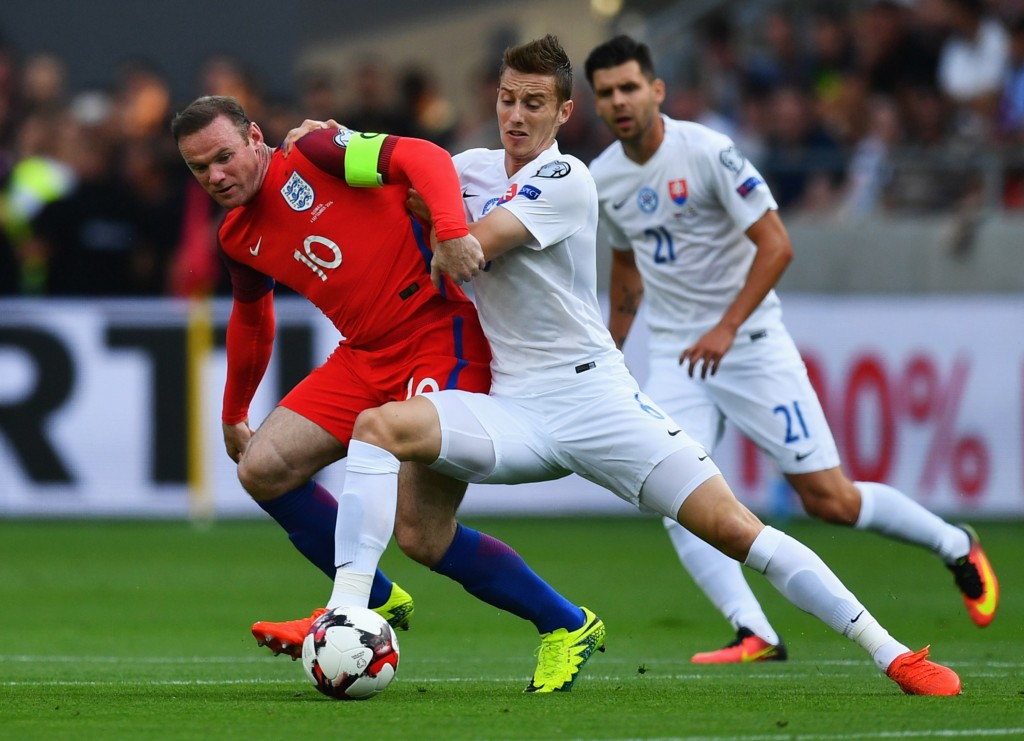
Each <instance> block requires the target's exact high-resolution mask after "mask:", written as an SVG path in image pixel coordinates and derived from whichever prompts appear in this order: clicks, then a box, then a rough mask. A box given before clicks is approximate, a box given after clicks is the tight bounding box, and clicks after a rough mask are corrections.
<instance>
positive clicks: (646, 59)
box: [584, 34, 656, 87]
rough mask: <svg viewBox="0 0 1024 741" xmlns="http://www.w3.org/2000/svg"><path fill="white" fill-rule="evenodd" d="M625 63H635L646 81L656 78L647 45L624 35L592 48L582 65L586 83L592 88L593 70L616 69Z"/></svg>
mask: <svg viewBox="0 0 1024 741" xmlns="http://www.w3.org/2000/svg"><path fill="white" fill-rule="evenodd" d="M626 62H636V63H637V64H639V65H640V71H641V72H643V75H644V77H646V78H647V79H648V80H653V79H654V78H655V77H656V75H655V74H654V60H652V59H651V50H650V49H649V48H648V47H647V44H642V43H640V42H639V41H635V40H633V39H632V38H630V37H629V36H626V35H625V34H620V35H618V36H616V37H615V38H613V39H609V40H608V41H605V42H604V43H603V44H600V45H599V46H596V47H594V49H593V51H591V52H590V54H589V55H588V56H587V61H586V64H585V65H584V70H585V71H586V74H587V82H589V83H590V85H591V87H593V85H594V71H595V70H599V69H607V68H608V67H618V66H619V65H620V64H625V63H626Z"/></svg>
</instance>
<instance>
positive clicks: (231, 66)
mask: <svg viewBox="0 0 1024 741" xmlns="http://www.w3.org/2000/svg"><path fill="white" fill-rule="evenodd" d="M199 95H230V96H231V97H233V98H237V99H238V102H239V103H241V104H242V107H243V108H244V109H245V111H246V113H248V114H249V115H251V116H252V118H253V120H254V121H259V120H262V119H263V90H262V86H261V85H260V83H259V81H258V80H257V76H256V73H255V72H254V71H253V70H252V68H251V66H249V65H247V64H245V63H244V62H243V61H242V60H240V59H238V58H236V57H234V56H231V55H230V54H213V55H211V56H209V57H207V58H206V59H204V60H203V62H202V64H201V65H200V67H199V91H198V93H197V94H196V96H194V97H198V96H199Z"/></svg>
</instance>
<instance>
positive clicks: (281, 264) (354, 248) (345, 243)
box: [220, 129, 469, 347]
mask: <svg viewBox="0 0 1024 741" xmlns="http://www.w3.org/2000/svg"><path fill="white" fill-rule="evenodd" d="M359 136H361V135H360V134H356V133H354V132H347V131H346V130H342V132H341V133H339V132H338V131H337V130H326V129H325V130H321V131H317V132H314V133H312V134H309V135H308V136H306V137H304V138H303V139H301V140H300V141H299V143H298V144H297V145H296V147H295V148H294V149H293V150H292V152H291V154H290V155H289V156H288V157H287V158H285V156H284V155H283V153H282V152H281V150H277V151H275V152H274V154H273V156H272V157H271V160H270V165H269V169H268V171H267V174H266V178H265V179H264V181H263V185H262V187H261V188H260V192H259V194H258V195H257V196H256V198H254V199H253V200H252V201H251V202H250V203H248V204H246V205H245V206H241V207H238V208H234V209H232V210H231V211H229V212H228V214H227V217H226V218H225V220H224V224H223V225H222V226H221V229H220V243H221V248H222V249H223V251H224V252H225V254H226V255H227V256H228V257H229V258H230V260H229V261H228V265H229V268H230V270H231V275H232V285H233V291H234V296H235V299H236V301H241V302H247V301H252V300H255V299H256V298H259V297H260V296H261V295H263V294H264V293H265V292H266V291H267V290H269V289H270V287H271V286H272V283H270V281H268V280H267V277H269V278H272V279H273V280H275V281H280V282H281V283H284V284H285V285H287V286H288V287H290V288H292V289H293V290H294V291H296V292H298V293H300V294H302V295H303V296H305V297H306V298H308V299H309V300H310V301H311V302H313V304H314V305H315V306H316V307H317V308H318V309H320V311H322V312H323V313H324V314H325V315H326V316H327V317H328V318H329V319H330V320H331V321H332V322H333V323H334V325H335V326H336V327H337V328H338V330H339V331H340V332H341V333H342V334H343V335H344V336H345V338H346V341H347V342H348V343H350V344H352V345H355V346H358V347H364V346H372V345H376V344H380V343H381V342H382V341H386V340H387V339H388V338H389V337H390V336H395V335H396V334H398V335H400V334H401V333H408V332H411V331H412V330H413V329H415V328H416V326H418V325H420V324H422V323H423V322H421V321H419V319H420V317H421V316H422V317H423V318H424V319H430V318H433V317H434V316H435V315H434V314H433V312H423V311H421V309H422V307H424V304H427V303H428V302H430V303H431V304H432V305H436V304H437V303H438V300H439V299H440V298H442V297H443V298H446V299H448V300H449V301H455V302H468V301H469V299H468V298H467V297H466V296H465V294H464V293H463V292H462V291H461V290H460V289H459V288H458V287H457V286H455V285H454V284H453V283H452V282H451V281H450V280H449V279H448V278H447V277H445V283H444V285H443V286H442V289H441V291H440V292H439V291H438V290H437V289H436V288H434V286H433V284H432V283H431V282H430V258H431V254H432V253H431V250H430V241H429V233H428V232H427V231H426V229H425V227H424V226H423V225H422V224H421V223H420V222H419V221H417V220H416V219H415V218H414V217H413V216H412V215H411V214H410V213H409V211H408V210H407V209H406V207H405V201H406V198H407V194H408V189H409V187H410V186H414V187H416V189H417V190H418V191H419V192H420V194H421V195H422V196H423V198H424V200H426V202H427V205H428V206H430V208H431V216H432V218H433V221H434V226H435V228H436V229H437V233H438V238H439V239H451V238H454V237H460V236H464V235H465V234H467V233H468V229H467V228H466V221H465V216H464V212H463V207H462V201H461V192H460V190H459V186H458V179H457V176H456V175H455V170H454V168H453V166H452V164H451V158H450V157H449V156H448V153H447V152H445V151H444V150H442V149H441V148H439V147H437V146H436V145H433V144H430V143H429V142H426V141H423V140H418V139H405V138H401V137H391V136H388V137H383V139H382V140H383V144H382V145H379V144H378V146H377V148H375V149H374V150H371V151H372V153H373V154H375V155H376V157H375V159H376V161H375V162H372V163H371V166H372V167H374V168H375V171H376V173H379V178H378V182H379V183H381V185H380V187H353V186H351V185H349V184H348V182H346V174H348V176H349V179H350V180H351V179H352V174H351V173H352V170H351V167H350V168H349V169H348V170H346V162H345V158H346V156H351V155H350V153H349V146H348V145H349V138H354V137H359ZM378 150H379V151H378ZM349 164H350V165H351V163H349ZM365 164H366V163H365V162H364V163H363V165H364V167H363V169H364V170H365V169H366V168H365ZM364 174H365V173H364ZM246 268H248V269H246Z"/></svg>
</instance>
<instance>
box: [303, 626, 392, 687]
mask: <svg viewBox="0 0 1024 741" xmlns="http://www.w3.org/2000/svg"><path fill="white" fill-rule="evenodd" d="M302 668H303V669H305V671H306V675H307V676H308V677H309V679H310V681H312V682H313V684H314V686H316V688H317V689H318V690H320V691H321V692H323V693H324V694H325V695H327V696H328V697H333V698H335V699H337V700H366V699H368V698H371V697H373V696H374V695H376V694H378V693H379V692H382V691H383V690H384V688H385V687H387V686H388V685H389V684H391V680H392V679H394V678H395V672H396V671H398V638H397V637H396V636H395V632H394V630H393V629H392V628H391V626H390V625H388V622H387V621H386V620H385V619H384V618H382V617H381V616H380V615H378V614H377V613H375V612H374V611H373V610H368V609H366V608H365V607H338V608H335V609H333V610H328V611H327V612H325V613H324V614H323V615H321V616H320V617H318V618H317V619H316V620H315V621H314V622H313V625H312V626H311V627H310V629H309V633H307V634H306V639H305V640H304V641H303V643H302Z"/></svg>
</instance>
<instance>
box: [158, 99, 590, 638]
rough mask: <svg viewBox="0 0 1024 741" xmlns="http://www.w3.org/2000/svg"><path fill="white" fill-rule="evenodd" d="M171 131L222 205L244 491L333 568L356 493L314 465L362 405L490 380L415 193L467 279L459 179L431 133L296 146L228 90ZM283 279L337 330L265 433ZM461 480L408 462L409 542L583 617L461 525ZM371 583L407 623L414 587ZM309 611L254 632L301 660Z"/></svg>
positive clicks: (501, 594)
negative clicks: (434, 259)
mask: <svg viewBox="0 0 1024 741" xmlns="http://www.w3.org/2000/svg"><path fill="white" fill-rule="evenodd" d="M171 132H172V134H173V135H174V138H175V141H176V142H177V143H178V149H179V151H180V153H181V155H182V157H183V159H184V160H185V163H186V164H187V165H188V167H189V169H190V170H191V171H192V173H193V175H195V177H196V179H197V180H198V181H199V183H200V185H202V187H203V188H204V189H205V190H206V191H207V193H209V194H210V196H211V197H212V198H213V199H214V200H215V201H216V202H217V203H218V204H219V205H221V206H222V207H224V208H225V209H227V216H226V217H225V219H224V223H223V224H222V226H221V228H220V232H219V239H220V244H221V248H222V250H223V252H224V255H225V258H226V262H227V264H228V267H229V270H230V273H231V283H232V292H233V299H234V301H233V305H232V311H231V317H230V319H229V321H228V328H227V358H228V372H227V381H226V384H225V389H224V402H223V411H222V422H223V431H224V442H225V446H226V448H227V452H228V455H230V456H231V458H232V459H233V460H235V461H236V462H237V464H238V477H239V480H240V481H241V483H242V485H243V487H244V488H245V490H246V491H247V492H248V493H249V495H250V496H252V498H253V499H254V500H255V501H256V502H257V504H259V505H260V507H262V508H263V509H264V510H265V511H266V512H267V513H268V514H270V516H271V517H273V518H274V519H275V520H276V521H277V522H278V523H279V524H280V525H281V526H282V527H283V528H284V529H285V530H286V531H287V532H288V536H289V538H290V539H291V541H292V543H293V544H294V545H295V547H296V548H297V549H298V550H299V551H300V552H301V553H302V554H303V555H304V556H305V557H306V558H307V559H308V560H309V561H310V562H312V563H313V564H314V565H316V566H317V567H318V568H320V569H321V570H322V571H323V572H324V573H325V574H327V576H328V577H329V578H332V579H333V578H334V576H335V571H336V563H335V556H334V542H335V527H336V526H337V528H339V530H340V529H342V528H345V527H346V526H348V527H352V526H353V525H352V524H350V523H347V522H346V517H345V516H344V512H345V503H346V498H345V492H344V491H343V492H342V495H341V497H340V503H339V501H336V500H335V499H334V497H333V496H332V495H331V494H330V493H329V492H327V491H326V490H325V489H324V488H323V487H322V486H320V485H319V484H317V483H315V482H314V481H313V476H314V475H315V474H316V473H317V472H318V471H320V470H321V469H322V468H324V467H325V466H327V465H329V464H330V463H333V462H335V461H337V460H339V459H341V458H343V457H345V456H346V455H347V454H348V448H349V444H350V437H351V434H352V426H353V424H354V422H355V419H356V417H357V416H358V414H359V412H361V411H362V410H364V409H368V408H372V407H377V406H380V405H381V404H383V403H385V402H387V401H391V400H402V399H405V398H408V397H409V396H411V395H413V394H415V393H420V392H422V391H425V390H438V389H464V390H467V391H478V392H486V391H487V390H488V389H489V387H490V370H489V363H490V358H491V353H490V349H489V347H488V345H487V341H486V338H485V337H484V335H483V332H482V330H481V328H480V324H479V322H478V320H477V316H476V311H475V308H474V306H473V304H472V302H470V301H469V299H468V298H467V297H466V296H465V294H464V293H463V292H462V291H461V289H459V288H458V286H457V285H455V283H453V282H452V281H451V279H449V278H448V277H442V276H440V275H439V274H435V275H434V276H433V277H434V279H435V280H436V286H435V282H434V281H432V279H431V256H432V252H431V250H430V241H429V235H428V233H427V232H425V231H424V225H423V224H422V223H421V222H419V221H417V220H416V218H415V217H414V216H413V215H412V214H411V213H410V212H409V211H408V210H407V208H406V206H405V202H406V198H407V194H408V190H409V188H410V187H413V188H415V189H416V190H417V191H418V192H419V193H420V194H421V196H422V197H423V199H424V200H426V202H427V203H428V204H429V206H430V209H431V213H432V214H433V228H434V230H435V231H436V235H437V239H438V240H440V242H441V243H442V244H451V245H453V246H455V245H461V246H463V247H465V248H466V249H465V253H466V254H467V255H470V257H469V258H468V259H467V261H466V263H465V266H464V272H463V273H462V274H460V273H458V272H457V273H456V277H457V278H460V279H461V278H464V279H469V278H471V277H472V276H473V275H474V274H475V273H476V272H477V271H478V270H479V269H480V268H481V267H482V266H483V259H482V254H483V253H482V251H481V250H480V247H479V244H478V243H477V242H476V240H475V239H474V238H473V237H472V236H470V235H469V229H468V227H467V226H466V220H465V217H464V215H463V206H462V195H461V191H460V188H459V181H458V177H457V175H456V173H455V169H454V166H453V165H452V161H451V158H450V157H449V156H448V153H447V152H445V151H444V150H443V149H441V148H440V147H437V146H436V145H434V144H431V143H430V142H427V141H423V140H420V139H413V138H403V137H394V136H386V135H379V134H360V133H357V132H353V131H350V130H348V129H339V128H334V129H325V130H320V131H316V132H314V133H312V134H310V135H308V136H306V137H304V138H303V139H301V140H300V141H299V142H298V143H297V145H296V146H295V147H294V148H293V149H292V150H291V152H290V154H288V155H287V157H286V155H285V153H284V152H282V151H281V150H277V151H274V150H273V149H272V148H271V147H270V146H269V145H268V144H267V143H266V142H265V140H264V138H263V133H262V132H261V130H260V128H259V126H258V125H257V124H256V123H254V122H252V121H250V120H249V118H248V117H247V116H246V114H245V111H244V110H243V109H242V107H241V106H240V105H239V104H238V102H237V101H236V100H234V99H233V98H229V97H217V96H207V97H202V98H199V99H197V100H195V101H194V102H192V103H191V104H190V105H189V106H188V107H187V108H185V109H184V110H183V111H182V112H180V113H179V114H177V115H176V116H175V118H174V120H173V122H172V124H171ZM477 253H479V259H477V258H476V257H475V256H476V255H477ZM276 281H280V282H281V283H283V284H285V285H287V286H289V287H290V288H292V289H293V290H295V291H297V292H298V293H300V294H302V295H303V296H305V297H306V298H307V299H309V300H310V301H311V302H312V303H313V304H314V305H315V306H316V307H317V308H318V309H320V311H322V312H323V313H324V315H326V316H327V317H328V318H329V319H330V320H331V321H332V322H333V323H334V325H335V326H336V327H337V328H338V330H339V332H340V333H341V334H342V336H343V339H342V340H341V341H340V342H339V344H338V347H337V348H336V349H335V350H334V352H333V353H332V354H331V356H330V357H329V358H328V359H327V360H326V361H325V362H324V364H323V365H321V366H320V367H318V368H316V369H315V370H313V371H312V372H311V373H310V374H309V375H308V376H307V377H306V378H305V379H303V381H301V382H300V383H299V384H298V385H297V386H296V387H295V388H294V389H293V390H292V391H290V392H289V393H288V394H287V395H286V396H285V397H284V399H282V400H281V402H280V404H279V406H277V407H276V408H275V409H274V411H273V412H271V414H270V415H269V416H268V417H267V419H266V420H265V421H264V422H263V424H262V425H261V426H260V427H259V429H258V430H256V431H253V429H252V428H251V427H250V425H249V419H248V413H249V402H250V401H251V399H252V397H253V395H254V394H255V391H256V388H257V386H258V385H259V383H260V380H261V379H262V377H263V374H264V372H265V371H266V368H267V364H268V363H269V360H270V354H271V349H272V345H273V339H274V331H275V322H274V304H273V290H272V289H273V287H274V284H275V282H276ZM353 444H354V445H358V444H359V443H353ZM465 490H466V485H465V484H464V483H461V482H456V481H454V480H452V479H449V478H447V477H444V476H441V475H439V474H436V473H433V472H431V471H430V470H428V469H427V468H426V467H424V466H409V467H406V468H404V469H403V471H402V495H401V496H400V498H399V503H398V505H397V515H396V513H395V512H391V513H384V516H389V517H395V520H396V525H395V534H396V539H397V540H398V543H399V546H400V547H401V548H402V550H403V551H404V552H405V553H406V554H407V555H409V556H410V557H411V558H413V559H414V560H416V561H419V562H420V563H422V564H424V565H426V566H429V567H430V568H431V569H432V570H434V571H437V572H438V573H441V574H444V575H445V576H448V577H449V578H451V579H454V580H455V581H457V582H459V583H460V584H462V585H463V587H464V588H465V589H466V590H467V591H468V592H470V593H471V594H473V595H474V596H476V597H478V598H479V599H482V600H483V601H485V602H487V603H489V604H492V605H494V606H496V607H498V608H499V609H501V610H504V611H508V612H511V613H512V614H515V615H518V616H520V617H522V618H524V619H527V620H530V621H531V622H533V623H534V624H535V625H536V627H537V629H538V631H540V632H541V633H547V632H550V631H554V630H557V629H559V628H563V627H565V626H568V625H575V624H576V623H577V622H578V621H579V619H580V616H581V615H582V611H581V609H580V608H579V607H578V606H576V605H574V604H572V603H571V602H569V601H568V600H566V599H565V598H564V597H562V596H561V595H560V594H558V593H557V592H555V591H554V590H553V589H552V588H551V587H550V586H548V585H547V583H545V582H544V581H543V580H542V579H540V577H539V576H537V575H536V574H535V573H534V572H533V571H532V570H531V569H530V568H529V567H528V566H527V564H526V563H525V562H524V561H523V559H522V558H521V557H520V556H519V555H518V554H517V553H516V552H515V551H514V550H513V549H512V548H510V547H509V546H507V545H506V544H504V543H502V542H500V541H498V540H496V539H495V538H492V537H490V536H488V535H486V534H484V533H480V532H477V531H475V530H473V529H471V528H467V527H465V526H464V525H461V524H459V523H458V522H457V521H456V519H455V513H456V510H457V508H458V506H459V504H460V502H461V500H462V497H463V495H464V494H465ZM339 508H340V511H341V513H342V515H341V516H338V512H339ZM374 516H377V513H374ZM336 523H337V524H336ZM370 591H371V597H370V602H369V604H370V606H371V607H373V608H374V609H376V610H377V611H378V612H380V613H381V614H382V615H383V616H384V617H385V618H387V619H388V620H389V622H392V624H393V625H396V626H397V627H407V623H408V617H409V614H410V613H411V612H412V599H411V598H410V597H409V595H408V594H406V593H405V592H404V591H403V590H401V589H400V588H398V587H397V585H393V584H392V583H391V582H390V580H388V578H387V577H386V576H385V575H384V574H382V573H381V572H380V571H379V570H378V571H377V573H376V575H375V576H374V578H373V582H372V586H371V588H370ZM311 622H312V618H308V619H304V620H297V621H290V622H289V623H286V624H281V623H275V624H268V623H257V624H256V625H254V626H253V634H254V635H255V636H256V637H257V640H259V641H260V642H261V643H266V644H267V645H268V646H270V648H271V649H272V650H274V651H275V652H276V653H278V652H284V653H288V654H289V655H291V656H292V657H293V658H296V657H297V656H298V655H299V652H300V651H301V643H302V638H303V637H304V636H305V629H307V628H308V626H309V624H310V623H311ZM268 626H270V627H268ZM264 629H266V630H267V631H269V632H268V633H264Z"/></svg>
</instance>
